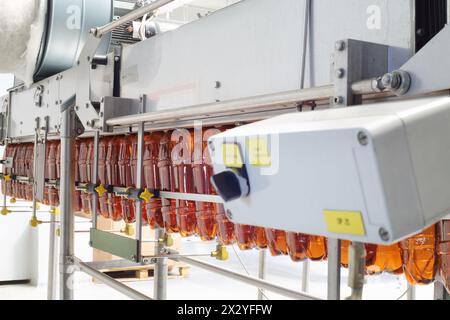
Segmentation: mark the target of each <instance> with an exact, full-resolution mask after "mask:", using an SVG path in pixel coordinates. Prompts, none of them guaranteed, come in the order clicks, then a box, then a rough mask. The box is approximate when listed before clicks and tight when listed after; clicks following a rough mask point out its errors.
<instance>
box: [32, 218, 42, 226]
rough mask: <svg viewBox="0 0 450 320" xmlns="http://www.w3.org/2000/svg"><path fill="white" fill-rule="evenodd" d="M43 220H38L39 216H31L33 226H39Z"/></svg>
mask: <svg viewBox="0 0 450 320" xmlns="http://www.w3.org/2000/svg"><path fill="white" fill-rule="evenodd" d="M42 223H43V222H42V221H40V220H38V218H37V217H33V218H31V220H30V226H31V227H32V228H37V227H38V226H39V225H41V224H42Z"/></svg>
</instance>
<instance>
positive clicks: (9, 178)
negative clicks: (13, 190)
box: [3, 175, 11, 182]
mask: <svg viewBox="0 0 450 320" xmlns="http://www.w3.org/2000/svg"><path fill="white" fill-rule="evenodd" d="M3 179H5V181H6V182H10V181H11V176H10V175H5V176H3Z"/></svg>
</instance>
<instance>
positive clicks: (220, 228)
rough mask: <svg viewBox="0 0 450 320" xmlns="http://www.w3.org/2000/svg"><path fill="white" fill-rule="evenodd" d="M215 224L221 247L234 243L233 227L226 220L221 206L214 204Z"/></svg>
mask: <svg viewBox="0 0 450 320" xmlns="http://www.w3.org/2000/svg"><path fill="white" fill-rule="evenodd" d="M214 209H215V212H216V222H217V235H218V237H219V240H220V242H221V243H222V244H223V245H226V246H228V245H231V244H233V243H235V242H236V234H235V225H234V223H233V222H231V221H230V219H228V217H227V215H226V213H225V208H224V206H223V205H222V204H214Z"/></svg>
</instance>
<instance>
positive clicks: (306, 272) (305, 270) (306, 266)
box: [302, 260, 311, 292]
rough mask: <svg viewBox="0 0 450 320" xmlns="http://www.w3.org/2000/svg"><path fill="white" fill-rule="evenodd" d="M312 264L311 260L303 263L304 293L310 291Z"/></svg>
mask: <svg viewBox="0 0 450 320" xmlns="http://www.w3.org/2000/svg"><path fill="white" fill-rule="evenodd" d="M310 266H311V263H310V261H309V260H305V261H303V269H302V292H308V291H309V273H310Z"/></svg>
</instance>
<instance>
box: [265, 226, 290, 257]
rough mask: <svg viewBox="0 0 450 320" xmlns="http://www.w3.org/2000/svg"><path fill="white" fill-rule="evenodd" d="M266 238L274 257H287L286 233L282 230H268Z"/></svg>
mask: <svg viewBox="0 0 450 320" xmlns="http://www.w3.org/2000/svg"><path fill="white" fill-rule="evenodd" d="M266 237H267V242H268V245H269V250H270V253H271V254H272V255H273V256H278V255H287V254H288V248H287V242H286V232H285V231H282V230H275V229H266Z"/></svg>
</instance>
